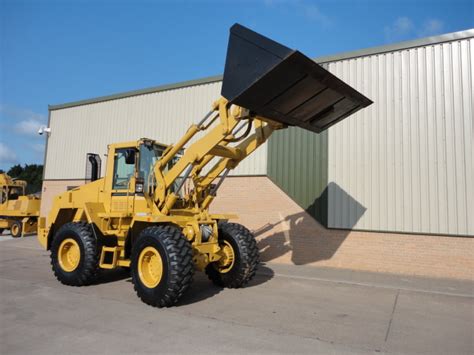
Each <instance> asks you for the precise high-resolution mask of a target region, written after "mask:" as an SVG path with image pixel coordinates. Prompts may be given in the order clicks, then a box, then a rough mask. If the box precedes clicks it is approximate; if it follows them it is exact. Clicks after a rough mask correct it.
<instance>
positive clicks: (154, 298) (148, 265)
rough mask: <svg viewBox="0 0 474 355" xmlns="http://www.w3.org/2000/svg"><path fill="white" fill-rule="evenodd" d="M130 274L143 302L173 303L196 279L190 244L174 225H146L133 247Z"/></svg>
mask: <svg viewBox="0 0 474 355" xmlns="http://www.w3.org/2000/svg"><path fill="white" fill-rule="evenodd" d="M131 274H132V281H133V285H134V288H135V291H136V292H137V295H138V297H140V298H141V300H142V301H143V302H145V303H146V304H149V305H151V306H154V307H169V306H172V305H174V304H175V303H176V302H177V301H178V300H179V298H180V297H181V296H182V295H183V293H184V292H185V291H186V290H187V289H188V288H189V286H190V285H191V283H192V280H193V275H194V264H193V252H192V248H191V245H190V244H189V242H188V241H187V239H186V238H185V237H184V235H183V234H182V233H181V231H180V230H178V229H177V228H175V227H172V226H152V227H148V228H145V229H144V230H143V231H142V232H141V233H140V236H139V238H138V240H137V241H136V242H135V245H134V246H133V248H132V257H131Z"/></svg>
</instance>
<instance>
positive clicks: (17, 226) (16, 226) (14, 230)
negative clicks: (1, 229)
mask: <svg viewBox="0 0 474 355" xmlns="http://www.w3.org/2000/svg"><path fill="white" fill-rule="evenodd" d="M21 230H22V225H21V222H20V221H13V223H12V224H11V226H10V233H11V235H12V237H13V238H19V237H21Z"/></svg>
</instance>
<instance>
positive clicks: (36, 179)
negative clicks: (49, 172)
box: [7, 164, 43, 194]
mask: <svg viewBox="0 0 474 355" xmlns="http://www.w3.org/2000/svg"><path fill="white" fill-rule="evenodd" d="M7 174H8V175H10V176H11V177H12V178H14V179H19V180H25V181H26V182H27V183H28V187H27V188H26V192H27V193H28V194H31V193H35V192H39V191H41V185H42V179H43V165H37V164H31V165H28V164H25V165H24V166H21V165H20V164H17V165H14V166H12V167H11V168H10V170H8V172H7Z"/></svg>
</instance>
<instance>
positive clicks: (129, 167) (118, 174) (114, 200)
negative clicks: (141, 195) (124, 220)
mask: <svg viewBox="0 0 474 355" xmlns="http://www.w3.org/2000/svg"><path fill="white" fill-rule="evenodd" d="M136 157H137V150H136V149H135V148H118V149H116V150H115V154H114V170H113V178H112V181H111V183H112V186H111V190H110V191H111V204H110V212H121V213H133V206H134V199H135V171H136V165H137V161H136V160H137V159H136Z"/></svg>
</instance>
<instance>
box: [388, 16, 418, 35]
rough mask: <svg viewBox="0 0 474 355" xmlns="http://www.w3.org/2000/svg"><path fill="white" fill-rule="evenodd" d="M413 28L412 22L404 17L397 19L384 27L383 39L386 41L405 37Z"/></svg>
mask: <svg viewBox="0 0 474 355" xmlns="http://www.w3.org/2000/svg"><path fill="white" fill-rule="evenodd" d="M414 28H415V26H414V24H413V21H412V20H411V19H410V18H408V17H406V16H403V17H399V18H397V19H396V20H395V21H394V22H393V23H392V24H391V25H389V26H385V29H384V31H385V38H386V39H388V40H394V39H398V38H399V37H403V36H406V35H407V34H409V33H410V32H411V31H413V29H414Z"/></svg>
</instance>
